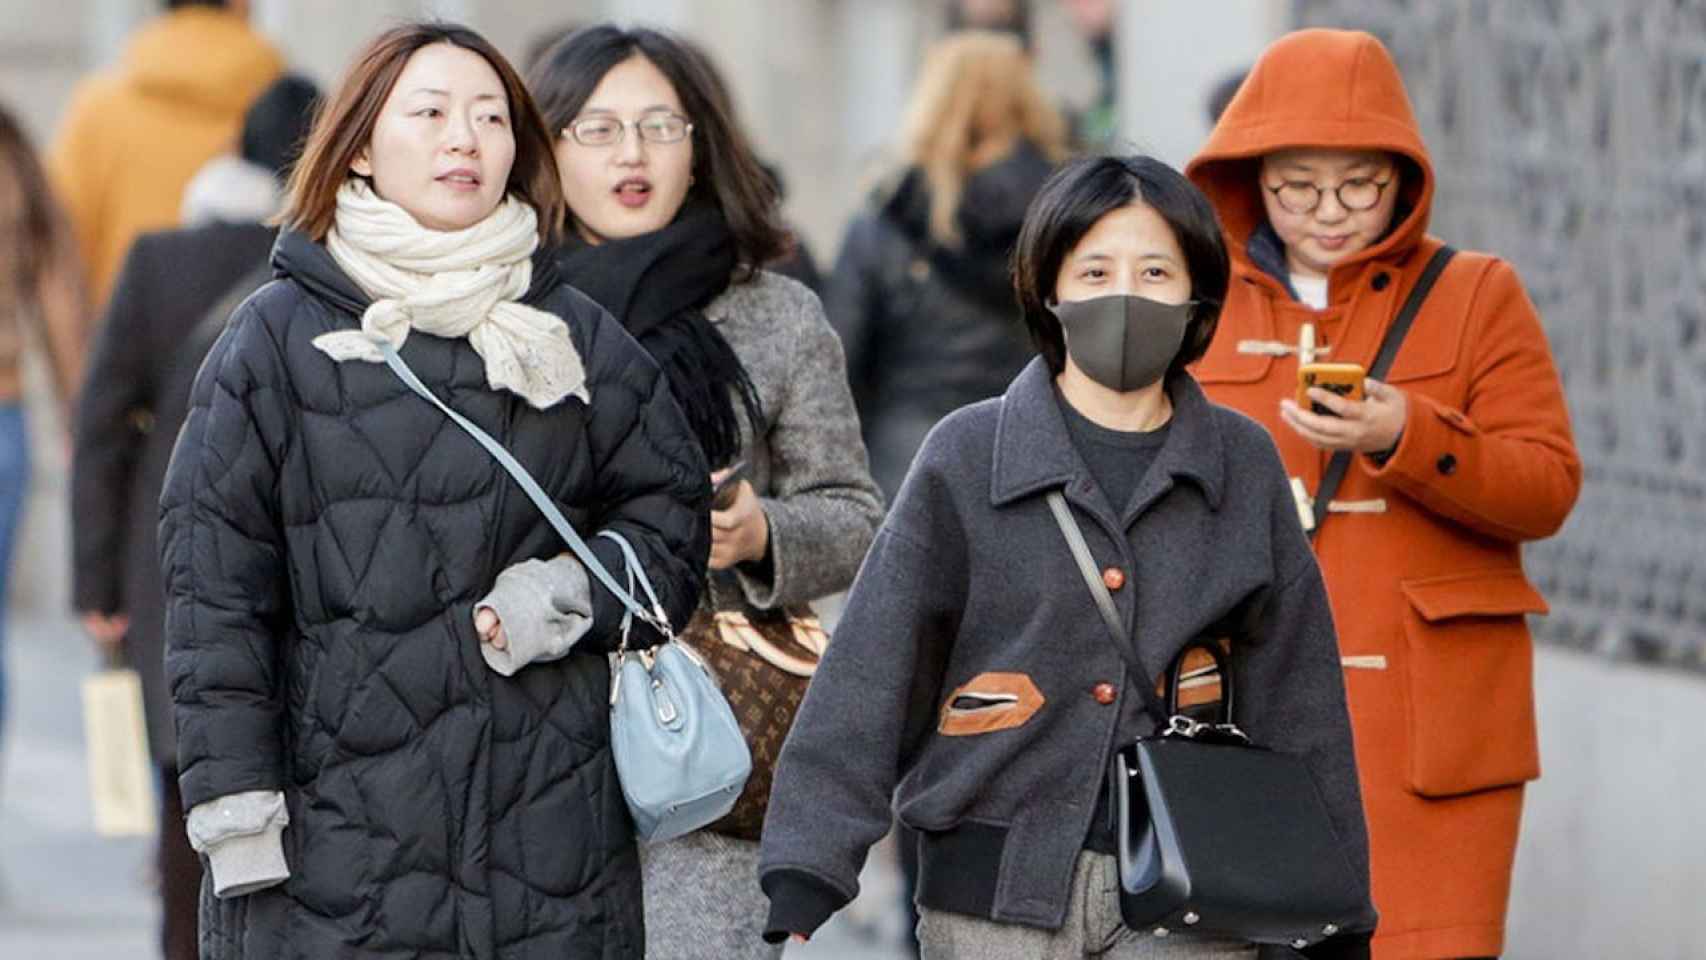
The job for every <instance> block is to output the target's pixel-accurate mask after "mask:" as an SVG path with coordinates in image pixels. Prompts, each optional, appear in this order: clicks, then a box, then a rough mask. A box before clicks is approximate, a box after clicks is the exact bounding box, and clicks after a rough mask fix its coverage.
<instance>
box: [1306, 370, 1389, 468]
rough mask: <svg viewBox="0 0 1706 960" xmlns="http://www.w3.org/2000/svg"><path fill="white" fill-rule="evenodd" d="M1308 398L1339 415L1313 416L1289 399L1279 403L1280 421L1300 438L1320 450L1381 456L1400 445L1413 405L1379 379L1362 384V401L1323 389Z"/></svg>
mask: <svg viewBox="0 0 1706 960" xmlns="http://www.w3.org/2000/svg"><path fill="white" fill-rule="evenodd" d="M1309 399H1310V400H1312V401H1314V402H1315V403H1318V404H1320V405H1321V406H1323V407H1326V408H1327V409H1329V410H1331V411H1333V412H1334V413H1335V414H1338V416H1324V415H1322V414H1319V413H1311V412H1310V411H1308V410H1304V409H1303V408H1301V407H1299V406H1298V405H1297V403H1296V401H1294V400H1291V399H1289V398H1287V399H1285V400H1281V401H1280V419H1281V420H1284V421H1285V425H1286V426H1288V427H1290V428H1291V429H1292V430H1293V431H1295V432H1296V433H1297V435H1298V436H1300V437H1302V438H1303V439H1304V440H1307V441H1308V442H1309V444H1310V445H1311V446H1313V447H1316V448H1318V449H1321V450H1332V451H1339V450H1353V451H1356V452H1357V453H1369V454H1380V453H1386V452H1388V451H1390V450H1392V449H1393V448H1394V447H1396V446H1397V445H1398V437H1399V435H1401V434H1402V433H1403V432H1404V422H1405V418H1406V417H1408V416H1409V413H1410V405H1409V402H1408V401H1407V400H1406V399H1405V397H1404V391H1402V390H1400V389H1398V388H1397V387H1393V386H1388V385H1387V384H1384V383H1381V382H1380V381H1379V380H1364V381H1363V399H1362V400H1360V401H1359V400H1348V399H1346V398H1344V397H1341V396H1339V395H1338V394H1335V393H1332V392H1330V391H1327V390H1323V389H1321V388H1320V387H1311V388H1310V389H1309Z"/></svg>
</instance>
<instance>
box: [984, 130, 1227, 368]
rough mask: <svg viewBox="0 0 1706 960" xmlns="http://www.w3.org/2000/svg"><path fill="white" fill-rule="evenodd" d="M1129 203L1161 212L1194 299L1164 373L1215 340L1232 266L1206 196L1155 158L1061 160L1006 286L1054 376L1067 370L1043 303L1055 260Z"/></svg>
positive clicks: (1028, 224) (1056, 326)
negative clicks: (1182, 334) (1181, 255)
mask: <svg viewBox="0 0 1706 960" xmlns="http://www.w3.org/2000/svg"><path fill="white" fill-rule="evenodd" d="M1134 203H1142V204H1144V205H1146V206H1148V207H1149V208H1150V209H1152V210H1154V211H1155V212H1156V213H1158V214H1160V215H1161V219H1162V220H1164V221H1166V223H1167V226H1168V227H1169V228H1171V229H1172V231H1173V237H1174V239H1175V240H1177V241H1178V243H1179V250H1180V251H1181V252H1183V253H1184V255H1185V269H1186V270H1188V271H1190V275H1191V299H1192V300H1194V301H1196V303H1197V305H1196V308H1195V309H1194V310H1193V311H1192V313H1191V321H1190V324H1189V326H1187V327H1186V328H1185V339H1184V343H1183V344H1182V345H1181V346H1180V347H1179V355H1178V356H1177V357H1174V358H1173V363H1172V365H1170V366H1169V367H1168V368H1167V376H1169V377H1171V376H1173V375H1174V374H1176V373H1179V372H1180V371H1182V370H1184V369H1185V367H1187V366H1189V365H1190V364H1192V363H1195V362H1196V361H1197V360H1199V359H1201V358H1202V355H1203V354H1204V353H1205V352H1207V350H1208V345H1209V342H1210V341H1211V340H1213V339H1214V330H1215V327H1216V326H1218V325H1219V323H1220V308H1221V305H1222V304H1223V303H1225V302H1226V285H1227V280H1228V277H1229V276H1230V274H1231V270H1232V266H1231V261H1230V260H1229V259H1228V257H1227V255H1226V242H1225V240H1224V239H1222V236H1221V231H1220V221H1219V219H1218V218H1216V217H1215V215H1214V207H1213V206H1211V205H1210V204H1209V202H1208V198H1207V197H1205V196H1203V193H1202V191H1201V190H1198V189H1197V188H1196V185H1195V184H1193V183H1191V182H1190V181H1189V180H1186V179H1185V177H1184V175H1183V174H1181V173H1179V171H1177V170H1174V169H1173V168H1172V167H1169V166H1168V165H1166V164H1165V163H1162V162H1161V161H1159V160H1157V159H1155V158H1154V157H1146V156H1131V157H1084V158H1081V159H1078V160H1073V161H1071V162H1069V163H1067V164H1065V165H1063V166H1062V167H1061V168H1060V169H1059V170H1057V171H1055V173H1054V175H1053V176H1051V177H1049V179H1048V181H1047V182H1045V183H1044V184H1043V186H1042V189H1041V190H1038V191H1037V195H1036V197H1035V198H1034V199H1032V200H1031V206H1030V209H1028V210H1026V211H1025V224H1024V226H1023V227H1022V228H1021V229H1020V230H1019V240H1018V242H1017V244H1016V245H1015V247H1014V250H1013V291H1014V293H1015V294H1017V295H1018V298H1019V307H1020V309H1022V310H1023V311H1024V316H1025V326H1026V328H1028V329H1029V330H1030V332H1031V341H1032V342H1033V343H1035V344H1036V347H1037V352H1038V353H1040V354H1042V357H1043V360H1044V361H1045V362H1047V363H1048V366H1049V370H1051V371H1053V372H1054V373H1056V374H1059V373H1060V372H1061V370H1063V369H1065V367H1066V338H1065V336H1064V335H1062V333H1061V329H1060V320H1059V319H1058V318H1056V317H1055V315H1054V313H1053V312H1052V311H1051V310H1049V308H1048V305H1049V303H1050V302H1051V301H1053V300H1054V298H1055V289H1054V288H1055V280H1056V278H1058V277H1059V276H1060V265H1061V264H1062V263H1063V262H1065V260H1066V256H1067V254H1069V253H1071V252H1072V249H1073V248H1074V247H1076V246H1078V243H1079V241H1081V240H1083V239H1084V235H1085V234H1087V233H1089V232H1090V230H1091V228H1093V227H1094V226H1095V225H1096V223H1097V221H1099V220H1101V219H1102V218H1103V217H1104V216H1107V215H1108V214H1109V213H1112V212H1113V211H1115V210H1118V209H1120V208H1121V207H1128V206H1131V205H1132V204H1134Z"/></svg>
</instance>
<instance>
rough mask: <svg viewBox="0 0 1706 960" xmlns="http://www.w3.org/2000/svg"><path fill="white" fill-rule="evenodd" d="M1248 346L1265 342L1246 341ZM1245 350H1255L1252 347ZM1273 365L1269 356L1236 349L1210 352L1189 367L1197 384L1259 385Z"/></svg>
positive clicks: (1272, 360) (1272, 359)
mask: <svg viewBox="0 0 1706 960" xmlns="http://www.w3.org/2000/svg"><path fill="white" fill-rule="evenodd" d="M1247 342H1248V343H1249V344H1256V343H1263V342H1266V341H1254V340H1252V341H1247ZM1247 349H1252V350H1253V349H1255V348H1254V346H1251V347H1248V348H1247ZM1273 365H1274V358H1273V356H1272V355H1269V354H1262V353H1246V352H1243V351H1240V350H1237V349H1233V350H1223V349H1218V350H1210V351H1209V352H1208V354H1207V355H1206V356H1204V357H1203V358H1202V359H1201V360H1199V361H1197V363H1196V364H1195V365H1193V366H1192V367H1191V374H1192V376H1194V377H1196V379H1197V382H1198V383H1204V384H1208V383H1259V382H1261V381H1262V380H1264V379H1266V378H1267V376H1268V370H1269V368H1270V367H1272V366H1273Z"/></svg>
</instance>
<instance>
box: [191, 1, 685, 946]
mask: <svg viewBox="0 0 1706 960" xmlns="http://www.w3.org/2000/svg"><path fill="white" fill-rule="evenodd" d="M551 151H552V142H551V136H550V135H549V134H548V133H547V132H546V130H545V128H544V126H543V125H542V124H541V122H540V120H539V114H538V110H537V109H536V107H535V106H534V105H533V101H532V99H531V97H529V96H528V94H527V91H526V89H525V88H524V87H523V86H522V83H521V79H520V77H519V76H517V75H516V73H515V72H514V70H513V69H512V68H511V67H510V65H509V64H508V63H507V62H506V61H505V60H504V59H503V57H502V56H501V55H500V54H499V53H498V52H497V50H496V49H495V48H493V47H492V46H491V44H490V43H489V42H487V41H486V40H485V39H483V38H482V37H480V36H479V35H478V34H475V33H473V32H472V31H470V30H467V29H466V28H463V27H459V26H456V25H453V24H444V23H430V24H426V23H419V24H407V25H404V26H400V27H397V28H394V29H392V30H389V31H387V32H386V33H384V34H381V35H380V36H379V37H377V38H376V39H374V40H373V41H371V42H370V43H368V44H367V45H366V46H365V47H364V48H363V49H362V50H361V51H360V52H359V54H358V55H357V57H356V58H355V61H354V63H353V65H352V67H351V68H350V72H349V73H348V75H347V76H346V77H345V79H344V80H343V81H342V82H341V83H340V85H339V86H338V88H337V90H336V92H335V93H333V94H332V95H331V96H330V98H329V99H328V102H327V104H326V106H325V108H324V109H322V110H321V111H320V113H319V116H318V118H317V119H316V121H315V124H314V128H313V133H312V134H311V135H310V137H309V140H308V144H307V147H306V149H305V150H304V152H303V155H302V158H301V159H300V161H298V163H297V167H296V169H295V171H294V173H293V174H292V179H291V182H290V189H289V193H288V197H287V199H286V205H285V211H284V214H283V219H284V223H285V229H284V232H283V233H282V234H281V235H280V238H279V241H278V244H277V246H276V247H275V249H274V253H273V262H274V266H275V269H276V270H277V273H278V275H279V279H278V280H276V281H274V282H272V283H269V284H268V285H267V286H266V287H264V288H263V289H262V290H261V291H260V292H258V293H257V294H255V295H254V296H253V297H251V298H249V299H248V301H247V302H246V303H245V304H244V306H243V307H242V308H241V309H240V310H239V311H238V313H237V315H236V316H235V317H233V318H232V321H231V325H230V327H229V329H228V330H227V331H226V332H225V334H224V335H223V336H222V337H221V338H220V339H219V342H218V343H217V344H216V345H215V347H214V349H213V351H212V353H211V354H209V356H208V359H207V361H206V363H205V365H204V366H203V369H202V373H201V375H200V376H199V377H198V378H197V379H196V383H195V390H194V394H193V398H192V406H191V411H190V414H189V416H188V418H187V420H186V422H185V426H184V429H183V432H182V434H181V436H180V438H179V441H178V447H177V450H176V451H175V452H174V454H173V458H172V462H171V465H170V467H169V468H168V471H167V477H166V487H165V492H164V493H163V495H162V498H161V506H162V522H161V531H160V541H161V556H162V561H161V563H162V574H163V576H164V579H165V585H166V592H167V609H166V637H167V655H166V668H167V680H168V685H169V687H170V689H171V691H172V696H173V700H174V703H175V707H176V720H177V728H178V733H179V740H178V756H179V760H180V770H181V774H180V778H179V786H180V788H181V790H182V793H183V800H184V804H185V806H187V807H188V808H189V821H188V833H189V837H190V840H191V842H192V844H193V845H194V846H195V847H196V849H197V850H198V851H200V852H202V853H205V854H206V855H207V857H208V863H209V867H210V877H209V880H208V882H207V883H205V884H204V886H203V889H204V891H205V893H204V895H203V906H202V919H203V927H202V931H201V939H202V956H203V957H204V958H207V960H227V958H236V957H243V958H246V960H256V958H285V957H332V956H337V957H346V958H350V960H356V958H375V960H377V958H380V957H395V956H401V955H408V956H429V955H430V956H475V955H477V956H496V955H498V954H499V953H501V954H502V955H504V956H506V957H513V958H516V960H546V958H551V960H560V958H564V957H628V956H636V955H638V954H639V953H640V951H641V949H642V943H643V940H642V913H641V903H640V875H639V862H638V857H637V854H636V851H635V844H634V839H633V829H632V822H631V820H630V817H629V813H628V810H627V807H626V804H625V802H624V800H623V796H622V790H621V788H620V785H619V784H618V783H617V780H616V770H615V765H614V763H613V761H612V759H611V755H610V749H609V717H608V704H609V690H610V670H609V665H608V663H607V661H606V657H605V654H606V653H607V652H608V651H610V650H611V649H612V648H614V647H615V645H616V643H617V640H618V637H619V635H620V633H621V631H620V629H619V624H620V621H621V614H622V610H621V607H620V604H619V603H618V601H617V600H616V599H615V598H614V597H613V596H611V595H610V594H609V593H608V592H607V591H603V590H598V591H597V592H594V591H593V590H592V588H591V586H590V582H589V579H588V577H587V575H586V573H585V571H584V569H581V568H577V569H581V576H580V577H579V578H578V579H577V580H576V581H575V582H574V584H573V587H572V589H567V590H556V591H549V592H547V591H542V590H537V589H533V588H534V587H535V585H537V584H538V583H539V582H540V578H541V576H542V574H541V572H540V571H541V570H542V569H544V568H547V567H550V568H551V569H554V570H561V569H562V568H563V567H564V566H565V565H567V564H575V563H578V561H575V560H573V559H572V558H567V559H565V558H562V557H559V556H558V554H560V553H561V552H562V542H561V541H560V540H559V539H558V535H557V534H556V532H555V531H553V530H552V528H551V527H550V526H549V525H548V524H546V523H544V522H543V521H542V520H541V518H540V515H539V513H538V510H537V509H536V508H535V507H534V506H533V504H532V503H531V502H530V501H529V500H528V499H527V498H526V497H524V496H522V495H521V493H520V492H519V491H518V490H516V489H515V485H514V484H513V482H512V481H511V480H510V478H509V477H507V476H506V475H505V473H504V471H503V469H502V468H501V467H500V466H499V465H498V464H497V463H496V462H495V461H494V460H493V459H492V457H491V456H489V455H488V454H487V453H485V452H484V451H483V450H482V449H481V448H480V447H479V446H477V445H476V444H475V442H474V440H473V438H472V437H470V436H469V435H468V434H467V433H465V432H463V431H462V430H460V429H458V428H457V426H456V425H455V424H453V423H450V422H447V420H446V418H445V415H444V414H443V413H441V412H440V411H439V410H438V409H437V408H435V406H434V405H433V404H431V403H429V402H428V401H427V399H425V398H423V397H420V396H417V395H416V394H415V393H414V392H412V391H411V389H410V387H409V386H407V385H405V384H404V383H403V382H402V381H401V380H400V379H399V377H398V375H397V374H395V373H393V371H392V370H391V369H388V368H387V366H386V364H385V362H384V360H385V356H384V353H383V351H382V350H381V348H380V344H381V343H384V344H388V345H390V346H392V347H395V348H396V349H397V350H398V352H399V354H400V355H401V356H402V357H403V359H404V360H405V361H406V362H407V363H408V364H409V365H410V366H411V367H412V368H413V370H414V372H415V374H416V375H417V376H418V377H419V379H420V381H421V382H422V383H423V384H424V385H425V387H426V389H428V390H430V391H431V392H433V394H434V395H435V396H437V397H439V398H440V399H441V400H442V402H443V403H445V404H446V405H448V406H450V407H452V408H454V409H456V410H458V411H459V412H460V413H461V414H462V415H463V416H465V417H466V418H468V419H469V420H470V421H472V422H474V423H476V424H478V425H479V426H480V427H481V428H482V429H483V430H485V431H486V432H487V433H489V434H490V435H491V436H492V437H494V438H495V439H496V440H497V442H499V443H501V444H503V445H504V446H505V447H507V448H508V450H509V451H510V453H511V454H513V455H514V457H515V458H516V459H517V460H518V461H519V462H520V463H522V464H523V465H524V466H526V467H527V468H528V469H529V470H530V472H531V473H532V474H533V476H534V477H535V478H536V480H537V481H538V483H539V485H540V487H541V488H542V489H543V490H544V491H545V495H546V496H549V497H551V498H552V499H553V500H554V501H556V502H557V503H559V504H561V505H562V510H563V512H564V513H565V514H566V515H568V516H570V517H573V518H574V520H575V522H576V523H577V524H578V525H580V527H581V529H582V530H583V531H584V532H585V534H586V539H587V540H589V541H594V542H595V545H594V546H593V547H592V549H593V550H594V551H595V552H596V553H598V555H599V559H600V561H601V562H602V564H603V565H604V566H605V567H607V568H608V569H610V570H613V571H620V570H622V569H623V566H624V564H623V557H622V552H621V549H620V547H619V546H618V545H617V544H615V543H611V542H608V541H607V540H606V539H604V538H598V539H596V541H595V540H594V537H593V534H594V533H595V532H597V531H599V530H600V529H609V530H611V531H613V532H619V533H620V534H622V535H623V536H624V537H626V538H627V539H628V540H629V541H631V543H632V544H633V547H634V549H635V550H636V551H637V553H638V554H639V557H640V562H642V563H644V564H645V566H646V570H647V572H648V574H649V576H650V579H651V580H652V581H653V583H654V584H655V586H656V587H657V589H658V593H659V594H660V596H661V602H662V605H663V607H664V609H665V612H666V613H667V615H668V616H670V617H671V618H672V619H673V621H674V622H677V623H679V622H684V620H685V618H686V617H687V615H688V614H689V612H690V611H691V610H692V608H693V605H694V603H695V602H696V600H697V598H698V593H699V588H700V578H701V577H702V575H703V570H704V564H705V557H706V554H707V552H708V549H709V539H710V537H709V524H708V522H707V520H706V516H705V507H706V503H707V500H708V499H709V495H710V484H709V482H708V480H707V473H708V469H707V467H706V465H705V460H704V457H703V456H702V454H701V453H700V451H699V448H698V445H697V444H696V443H695V442H694V438H693V435H692V433H691V432H690V429H689V427H688V424H687V422H686V420H685V418H683V417H682V415H681V412H680V409H679V408H678V406H677V405H676V404H675V403H674V402H673V401H672V400H671V398H670V396H669V393H668V384H667V381H666V380H665V379H664V377H663V375H662V374H661V372H660V371H659V370H658V368H657V365H656V364H654V363H653V362H652V361H651V359H650V358H649V357H648V356H647V355H646V353H645V352H644V351H643V350H641V349H640V347H639V346H638V345H637V344H636V343H634V341H633V339H632V338H630V337H629V336H628V335H627V334H626V333H625V332H623V330H622V328H621V327H620V326H619V325H618V324H616V323H615V322H614V321H612V320H611V319H610V317H609V316H608V315H607V314H606V313H604V311H602V310H600V309H598V307H597V306H596V305H594V304H593V303H592V302H591V301H589V300H587V299H586V298H585V297H583V296H581V295H580V294H578V293H576V292H575V291H573V290H572V289H570V288H569V287H568V286H567V285H566V284H564V283H563V282H562V281H561V280H560V278H559V274H558V273H557V271H556V269H555V268H554V266H553V263H552V255H551V251H550V247H551V246H552V245H553V243H554V241H555V240H556V237H557V234H558V230H559V229H560V225H561V224H562V222H563V215H564V214H563V201H562V189H561V186H560V184H559V183H558V180H557V176H556V169H555V165H554V163H553V162H552V156H551ZM553 558H554V559H553ZM500 594H501V595H505V596H508V597H510V598H514V601H515V603H517V604H521V605H523V606H527V605H534V607H549V608H551V609H553V610H555V611H556V616H555V617H554V618H552V621H551V623H550V625H549V629H547V630H544V631H539V630H529V629H526V627H527V624H526V623H518V624H517V625H516V628H514V629H506V626H505V624H504V623H502V622H501V620H498V619H497V618H494V617H492V616H491V614H492V608H494V607H498V608H502V609H505V610H509V609H514V607H513V605H512V604H510V603H509V602H508V601H504V602H500V601H499V600H498V596H499V595H500ZM534 607H530V608H529V609H533V608H534ZM477 610H480V611H481V614H482V615H481V617H480V619H481V620H482V621H484V623H483V624H482V628H480V629H477V627H476V611H477ZM518 619H519V620H522V621H526V620H528V619H529V618H528V617H526V616H521V617H518ZM658 640H659V637H658V636H657V634H656V633H655V632H654V631H652V630H650V629H649V628H643V629H641V628H637V629H636V634H635V637H634V639H633V642H634V643H635V644H636V645H638V646H640V647H642V648H643V647H646V646H650V645H652V644H655V643H656V642H657V641H658Z"/></svg>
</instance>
